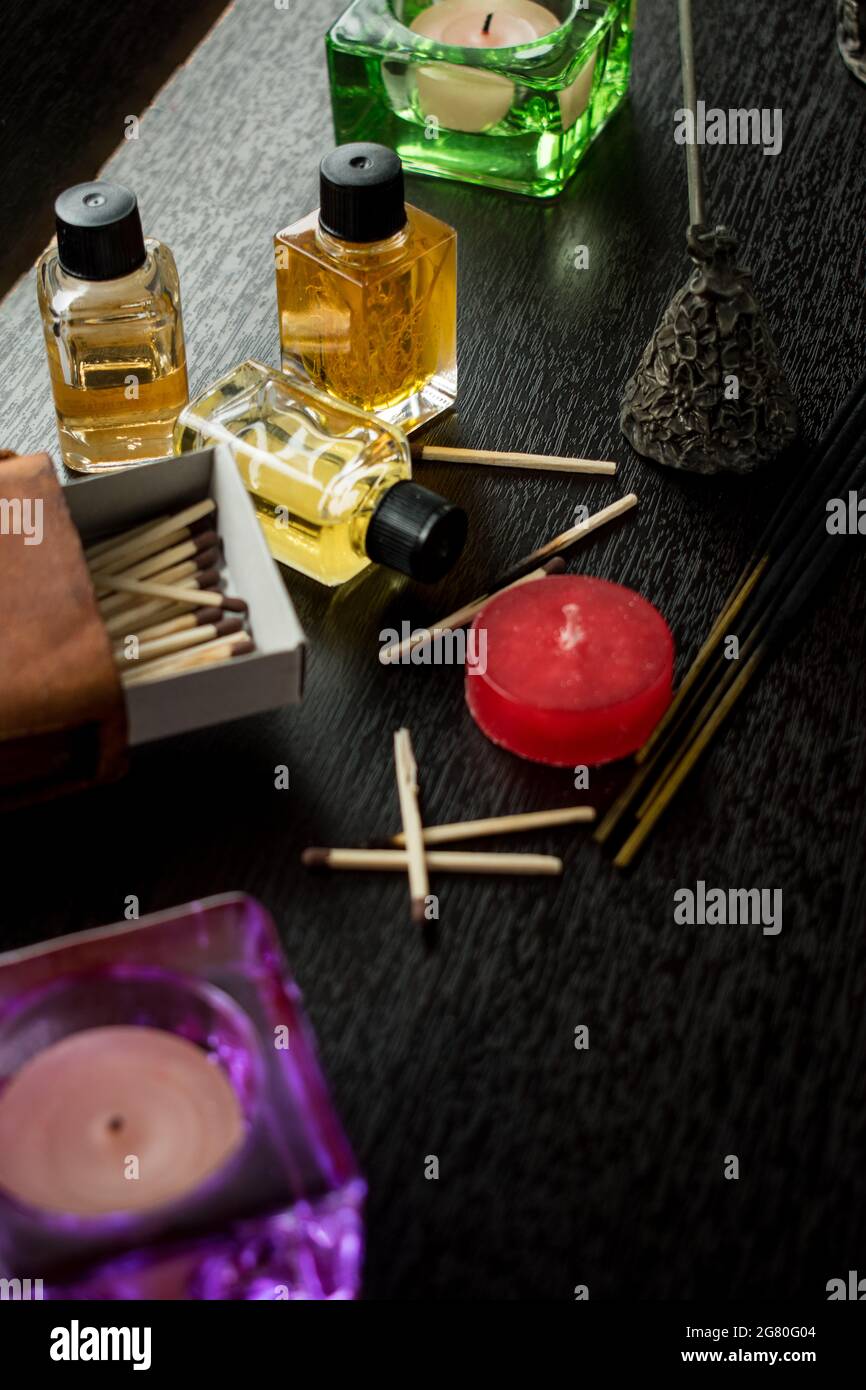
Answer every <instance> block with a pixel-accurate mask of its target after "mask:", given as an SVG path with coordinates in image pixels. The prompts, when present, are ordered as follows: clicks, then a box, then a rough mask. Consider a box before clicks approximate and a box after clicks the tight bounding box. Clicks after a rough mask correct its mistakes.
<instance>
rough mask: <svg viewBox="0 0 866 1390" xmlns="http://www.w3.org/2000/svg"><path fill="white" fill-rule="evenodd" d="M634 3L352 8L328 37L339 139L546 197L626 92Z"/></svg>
mask: <svg viewBox="0 0 866 1390" xmlns="http://www.w3.org/2000/svg"><path fill="white" fill-rule="evenodd" d="M635 4H636V0H543V4H536V3H533V0H501V3H500V4H499V5H498V6H497V8H496V9H495V10H493V12H492V14H491V13H490V11H491V9H492V4H491V3H489V0H435V3H432V4H430V3H426V2H425V0H354V3H353V4H351V5H350V6H349V8H348V9H347V10H346V11H345V13H344V14H343V15H341V17H340V18H339V19H338V20H337V22H336V23H335V24H334V26H333V28H332V29H331V30H330V32H329V33H328V35H327V38H326V45H327V50H328V65H329V71H330V79H331V102H332V106H333V111H334V128H335V131H336V136H337V142H338V143H339V144H346V143H348V142H350V141H354V140H373V141H377V142H378V143H380V144H385V145H390V146H391V148H392V149H394V150H396V151H397V153H398V154H399V155H400V158H401V159H402V161H403V164H404V166H405V167H406V168H407V169H410V170H413V171H414V172H416V173H420V174H432V175H434V176H437V177H440V178H450V179H461V180H463V181H465V182H467V183H479V184H484V185H486V186H487V187H490V188H504V189H508V190H509V191H510V192H513V193H524V194H528V195H530V196H532V197H536V198H551V197H554V196H555V195H556V194H557V193H560V192H561V191H562V189H563V187H564V186H565V184H566V183H567V181H568V180H569V179H570V178H571V175H572V174H573V173H574V171H575V169H576V168H577V166H578V164H579V163H580V160H581V159H582V158H583V156H584V154H585V153H586V151H587V150H588V148H589V146H590V144H591V143H592V141H593V140H594V139H595V137H596V136H597V135H598V133H599V131H600V130H601V129H602V128H603V126H604V125H605V123H606V122H607V121H608V120H609V119H610V117H611V115H612V114H613V112H614V111H615V110H616V108H617V107H618V106H619V104H620V102H621V101H622V100H623V98H624V96H625V94H626V91H627V88H628V81H629V71H630V66H631V46H632V33H633V29H634V12H635ZM476 31H477V32H476ZM455 39H457V40H459V42H455Z"/></svg>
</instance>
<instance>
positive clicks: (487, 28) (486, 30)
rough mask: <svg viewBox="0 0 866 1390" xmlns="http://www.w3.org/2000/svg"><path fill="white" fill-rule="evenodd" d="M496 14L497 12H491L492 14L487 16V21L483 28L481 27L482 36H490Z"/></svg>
mask: <svg viewBox="0 0 866 1390" xmlns="http://www.w3.org/2000/svg"><path fill="white" fill-rule="evenodd" d="M494 13H495V11H493V10H491V12H490V14H489V15H488V16H487V18H486V19H485V21H484V23H483V24H482V26H481V32H482V34H489V33H490V24H491V21H492V19H493V15H494Z"/></svg>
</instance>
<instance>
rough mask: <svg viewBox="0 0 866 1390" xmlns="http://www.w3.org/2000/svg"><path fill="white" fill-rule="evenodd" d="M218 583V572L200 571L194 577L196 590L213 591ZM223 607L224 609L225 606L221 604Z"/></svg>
mask: <svg viewBox="0 0 866 1390" xmlns="http://www.w3.org/2000/svg"><path fill="white" fill-rule="evenodd" d="M219 582H220V572H219V570H201V571H200V572H199V573H198V574H197V575H196V576H195V586H196V588H197V589H215V588H216V587H217V585H218V584H219ZM223 607H225V604H223Z"/></svg>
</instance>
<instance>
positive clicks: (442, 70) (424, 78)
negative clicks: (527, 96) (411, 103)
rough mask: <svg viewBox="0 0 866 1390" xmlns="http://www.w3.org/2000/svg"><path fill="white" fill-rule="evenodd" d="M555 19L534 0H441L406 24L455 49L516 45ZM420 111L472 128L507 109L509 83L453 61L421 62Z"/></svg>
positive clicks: (418, 72) (491, 122)
mask: <svg viewBox="0 0 866 1390" xmlns="http://www.w3.org/2000/svg"><path fill="white" fill-rule="evenodd" d="M558 27H559V20H558V19H557V18H556V16H555V15H553V14H551V12H550V10H548V9H545V8H544V6H543V5H537V4H535V3H534V0H504V3H503V4H502V5H501V7H499V8H497V7H495V6H491V5H487V6H482V5H475V4H472V5H468V4H466V0H441V3H440V4H436V5H429V6H428V8H427V9H426V10H422V11H421V13H420V14H419V15H416V17H415V19H413V21H412V24H411V28H412V30H413V31H414V33H416V34H421V35H422V36H423V37H424V38H427V39H436V40H438V41H439V42H440V43H445V44H450V45H452V46H453V47H455V48H505V49H508V48H515V47H517V46H518V45H520V44H523V43H530V42H532V40H533V39H538V38H543V37H544V35H546V34H550V33H552V32H553V30H554V29H556V28H558ZM415 80H416V82H417V85H418V99H419V102H420V104H421V108H422V110H423V112H424V114H425V116H426V117H427V118H428V119H429V118H431V117H433V118H435V120H436V121H438V123H439V124H440V125H441V126H444V127H446V128H447V129H449V130H462V131H467V132H470V133H477V132H479V131H482V130H487V129H488V128H489V127H490V126H492V125H495V124H496V122H497V121H501V120H502V119H503V117H504V116H506V115H507V114H508V111H509V108H510V107H511V103H512V101H513V100H514V83H513V82H512V81H511V80H510V79H509V78H507V77H504V76H503V75H502V74H501V73H497V72H485V71H484V69H483V68H477V67H469V66H465V67H464V66H461V65H459V64H457V63H422V64H419V66H418V67H417V69H416V72H415Z"/></svg>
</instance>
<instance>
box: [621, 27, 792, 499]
mask: <svg viewBox="0 0 866 1390" xmlns="http://www.w3.org/2000/svg"><path fill="white" fill-rule="evenodd" d="M680 43H681V47H682V60H683V93H684V101H685V105H686V107H688V108H689V109H690V110H691V111H692V112H693V113H694V112H695V109H696V94H695V71H694V51H693V42H692V22H691V0H680ZM686 158H687V163H688V175H689V212H690V222H691V225H690V227H689V231H688V238H687V245H688V252H689V255H690V256H691V258H692V260H693V261H694V262H695V269H694V270H693V271H692V274H691V276H690V277H689V280H688V281H687V283H686V284H685V285H684V286H683V288H682V289H680V290H678V291H677V293H676V294H675V295H674V297H673V299H672V300H671V302H670V304H669V305H668V307H667V309H666V310H665V313H664V316H663V318H662V321H661V323H660V324H659V326H658V328H657V329H656V331H655V333H654V334H653V336H652V338H651V339H650V341H649V343H648V344H647V346H646V348H645V350H644V353H643V356H642V357H641V360H640V362H639V364H638V367H637V371H636V372H635V374H634V376H632V377H631V378H630V380H629V381H628V382H627V384H626V388H625V395H624V398H623V404H622V411H621V414H620V426H621V428H622V431H623V434H624V435H625V437H626V439H628V441H629V443H630V444H631V445H632V446H633V448H635V449H636V450H637V452H638V453H639V454H643V455H644V456H645V457H647V458H651V459H655V461H656V462H657V463H664V464H667V466H668V467H670V468H682V469H685V470H686V471H688V472H690V473H719V472H728V473H749V472H751V471H752V469H754V468H758V467H759V466H760V465H761V464H764V463H769V462H770V461H771V460H772V459H773V458H774V457H775V456H776V455H777V454H779V453H780V452H781V451H782V449H784V448H785V447H786V446H787V445H788V444H790V443H791V442H792V440H793V439H794V438H795V437H796V434H797V412H796V408H795V406H794V401H793V398H792V396H791V390H790V387H789V386H788V382H787V380H786V378H785V374H784V372H783V370H782V366H781V363H780V361H779V356H778V353H777V351H776V347H775V344H774V342H773V339H772V337H771V336H770V331H769V329H768V327H767V323H766V320H765V318H764V315H763V312H762V310H761V306H760V304H759V303H758V301H757V299H756V298H755V294H754V288H753V285H752V278H751V275H750V273H749V271H748V270H746V269H745V268H744V267H742V266H739V265H737V262H736V252H737V242H736V239H735V237H734V236H733V234H732V233H731V232H730V231H729V230H728V229H727V228H726V227H715V228H711V227H709V226H707V225H706V222H705V219H704V195H703V180H702V177H701V167H700V153H699V147H698V146H697V145H696V144H694V143H692V144H688V145H687V146H686Z"/></svg>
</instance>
